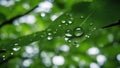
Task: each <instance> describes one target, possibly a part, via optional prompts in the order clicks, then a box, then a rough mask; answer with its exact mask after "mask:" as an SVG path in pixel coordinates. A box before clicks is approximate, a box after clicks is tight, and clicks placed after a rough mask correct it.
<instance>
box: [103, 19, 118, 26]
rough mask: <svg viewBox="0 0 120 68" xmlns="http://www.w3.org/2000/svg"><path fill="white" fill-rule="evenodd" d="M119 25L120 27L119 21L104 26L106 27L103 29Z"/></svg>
mask: <svg viewBox="0 0 120 68" xmlns="http://www.w3.org/2000/svg"><path fill="white" fill-rule="evenodd" d="M117 25H120V20H119V21H118V22H117V23H113V24H110V25H107V26H104V27H102V28H109V27H113V26H117Z"/></svg>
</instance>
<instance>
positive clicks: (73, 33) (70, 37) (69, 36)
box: [64, 27, 84, 47]
mask: <svg viewBox="0 0 120 68" xmlns="http://www.w3.org/2000/svg"><path fill="white" fill-rule="evenodd" d="M83 34H84V31H83V28H82V27H77V28H74V29H73V30H70V29H67V30H66V32H65V38H64V39H65V41H66V42H68V43H70V44H71V45H74V46H75V47H79V41H78V40H75V39H74V38H80V37H82V36H83Z"/></svg>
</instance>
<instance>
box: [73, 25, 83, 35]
mask: <svg viewBox="0 0 120 68" xmlns="http://www.w3.org/2000/svg"><path fill="white" fill-rule="evenodd" d="M74 35H75V36H76V37H80V36H82V35H83V29H82V28H81V27H77V28H75V30H74Z"/></svg>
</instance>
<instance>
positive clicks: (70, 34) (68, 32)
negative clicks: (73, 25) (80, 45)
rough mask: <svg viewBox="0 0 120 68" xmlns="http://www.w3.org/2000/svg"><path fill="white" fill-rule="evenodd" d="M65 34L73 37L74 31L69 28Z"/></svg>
mask: <svg viewBox="0 0 120 68" xmlns="http://www.w3.org/2000/svg"><path fill="white" fill-rule="evenodd" d="M65 36H66V37H72V33H71V30H69V29H68V30H67V31H66V33H65Z"/></svg>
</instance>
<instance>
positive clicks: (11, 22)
mask: <svg viewBox="0 0 120 68" xmlns="http://www.w3.org/2000/svg"><path fill="white" fill-rule="evenodd" d="M37 7H38V5H37V6H35V7H33V8H32V9H30V10H29V11H27V12H26V13H24V14H20V15H17V16H15V17H13V18H11V19H10V20H7V21H5V22H3V23H2V24H0V28H1V27H3V26H5V25H7V24H13V21H14V20H16V19H18V18H20V17H22V16H25V15H27V14H29V13H30V12H31V11H33V10H34V9H35V8H37Z"/></svg>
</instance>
